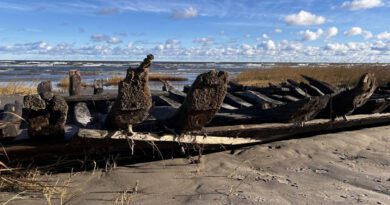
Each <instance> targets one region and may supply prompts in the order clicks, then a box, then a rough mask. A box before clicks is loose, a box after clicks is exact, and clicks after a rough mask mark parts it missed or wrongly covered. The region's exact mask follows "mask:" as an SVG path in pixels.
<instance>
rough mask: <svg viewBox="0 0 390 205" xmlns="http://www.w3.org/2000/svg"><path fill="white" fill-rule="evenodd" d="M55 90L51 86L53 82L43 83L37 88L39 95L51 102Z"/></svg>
mask: <svg viewBox="0 0 390 205" xmlns="http://www.w3.org/2000/svg"><path fill="white" fill-rule="evenodd" d="M52 90H53V88H52V86H51V81H42V82H40V83H39V84H38V86H37V91H38V94H39V95H40V96H41V98H42V99H44V100H51V99H52V98H53V96H54V95H53V91H52Z"/></svg>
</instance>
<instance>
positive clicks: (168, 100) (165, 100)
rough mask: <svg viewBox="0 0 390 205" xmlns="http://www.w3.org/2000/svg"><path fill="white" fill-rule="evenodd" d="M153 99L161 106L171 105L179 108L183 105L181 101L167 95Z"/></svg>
mask: <svg viewBox="0 0 390 205" xmlns="http://www.w3.org/2000/svg"><path fill="white" fill-rule="evenodd" d="M153 100H154V102H155V103H156V104H158V105H161V106H170V107H173V108H179V107H180V106H181V103H179V102H177V101H175V100H173V99H171V98H169V97H165V96H156V98H153Z"/></svg>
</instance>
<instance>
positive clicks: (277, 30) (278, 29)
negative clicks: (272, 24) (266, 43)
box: [274, 28, 283, 33]
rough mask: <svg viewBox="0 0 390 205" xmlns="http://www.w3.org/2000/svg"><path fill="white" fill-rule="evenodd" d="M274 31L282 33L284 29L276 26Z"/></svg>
mask: <svg viewBox="0 0 390 205" xmlns="http://www.w3.org/2000/svg"><path fill="white" fill-rule="evenodd" d="M274 32H275V33H282V32H283V31H282V29H280V28H276V29H275V30H274Z"/></svg>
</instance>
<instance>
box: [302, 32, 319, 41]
mask: <svg viewBox="0 0 390 205" xmlns="http://www.w3.org/2000/svg"><path fill="white" fill-rule="evenodd" d="M299 34H300V35H302V36H303V40H305V41H315V40H317V39H319V38H320V37H321V36H322V34H324V31H323V30H322V29H318V30H317V31H310V30H306V31H301V32H299Z"/></svg>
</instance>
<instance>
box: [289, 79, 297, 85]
mask: <svg viewBox="0 0 390 205" xmlns="http://www.w3.org/2000/svg"><path fill="white" fill-rule="evenodd" d="M287 82H288V83H289V84H290V85H293V86H295V87H299V83H298V82H297V81H295V80H293V79H287Z"/></svg>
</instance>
